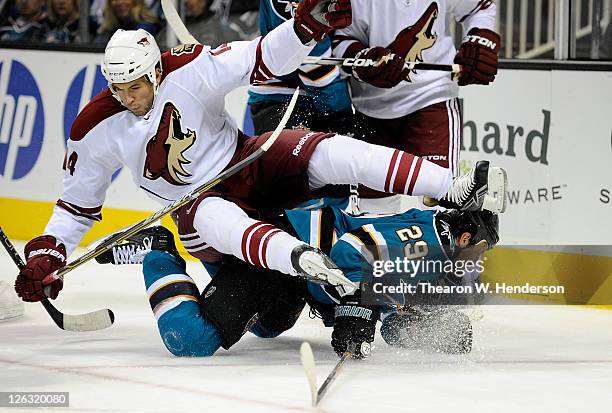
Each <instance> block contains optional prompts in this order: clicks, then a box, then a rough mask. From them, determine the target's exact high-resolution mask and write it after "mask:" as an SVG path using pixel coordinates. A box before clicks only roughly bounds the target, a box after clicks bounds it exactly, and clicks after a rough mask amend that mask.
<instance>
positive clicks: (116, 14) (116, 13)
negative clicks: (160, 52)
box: [94, 0, 161, 43]
mask: <svg viewBox="0 0 612 413" xmlns="http://www.w3.org/2000/svg"><path fill="white" fill-rule="evenodd" d="M160 28H161V26H160V23H159V19H158V18H157V17H156V16H155V15H153V14H152V13H151V12H149V11H148V10H147V9H146V8H145V5H144V0H107V1H106V5H105V6H104V18H103V20H102V24H101V25H100V29H99V30H98V35H97V36H96V38H95V41H94V42H95V43H106V42H108V40H109V39H110V37H111V36H112V35H113V33H115V31H116V30H117V29H123V30H136V29H144V30H146V31H148V32H149V33H151V34H152V35H153V36H155V35H156V34H157V33H158V32H159V30H160Z"/></svg>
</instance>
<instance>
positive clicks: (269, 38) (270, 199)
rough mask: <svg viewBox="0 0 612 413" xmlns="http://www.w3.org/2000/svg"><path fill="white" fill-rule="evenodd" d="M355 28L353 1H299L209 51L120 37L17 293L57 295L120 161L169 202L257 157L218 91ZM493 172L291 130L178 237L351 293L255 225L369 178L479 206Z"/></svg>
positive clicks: (301, 252)
mask: <svg viewBox="0 0 612 413" xmlns="http://www.w3.org/2000/svg"><path fill="white" fill-rule="evenodd" d="M350 21H351V3H350V1H349V0H306V1H302V2H301V3H300V5H299V7H298V9H297V11H296V14H295V18H294V19H290V20H288V21H287V22H285V23H283V24H281V25H280V26H278V27H277V28H275V29H274V30H272V31H271V32H270V33H268V34H267V35H266V36H265V37H260V38H257V39H255V40H253V41H250V42H246V41H244V42H243V41H240V42H233V43H229V44H227V45H223V46H220V47H219V48H217V49H214V50H211V49H210V48H208V47H206V46H201V45H182V46H178V47H175V48H174V49H172V50H170V51H167V52H165V53H164V54H163V55H162V54H161V53H160V51H159V48H158V47H157V45H156V43H155V40H154V38H153V36H151V35H150V34H149V33H147V32H146V31H144V30H136V31H118V32H116V33H115V34H114V35H113V37H112V38H111V40H110V41H109V43H108V45H107V47H106V50H105V53H104V60H103V63H102V71H103V74H104V76H105V77H106V79H107V80H108V83H109V88H108V89H107V90H105V91H103V92H101V93H100V94H98V95H97V96H96V97H94V98H93V100H92V101H91V102H90V103H89V104H88V105H87V106H86V107H85V108H84V109H83V111H82V112H81V113H80V114H79V116H78V117H77V119H76V120H75V122H74V124H73V125H72V129H71V133H70V140H69V143H68V147H67V152H66V157H65V162H64V170H65V172H64V190H63V193H62V195H61V197H60V199H59V200H58V202H57V205H56V207H55V209H54V211H53V215H52V217H51V219H50V221H49V223H48V224H47V226H46V228H45V230H44V235H42V236H40V237H37V238H34V239H33V240H31V241H30V242H29V243H28V244H26V247H25V252H26V257H27V264H26V266H25V267H24V268H23V269H22V270H21V271H20V273H19V275H18V277H17V280H16V283H15V287H16V290H17V292H18V294H19V295H20V296H21V297H22V299H24V300H25V301H39V300H41V299H43V298H44V297H45V295H46V294H45V291H44V290H47V292H48V296H49V297H50V298H55V297H57V295H58V293H59V291H60V290H61V289H62V287H63V281H62V280H61V279H60V278H57V277H56V276H55V275H54V274H55V272H56V270H57V269H58V268H60V267H62V266H63V265H64V264H65V262H66V256H67V254H70V253H71V252H72V251H73V250H74V248H75V247H76V245H77V244H78V243H79V241H80V240H81V238H82V237H83V235H84V234H85V232H87V231H88V230H89V228H90V227H91V225H92V224H93V222H94V221H96V220H100V219H101V209H102V204H103V202H104V197H105V193H106V191H107V189H108V187H109V185H110V183H111V176H112V174H113V172H114V171H116V170H117V169H118V168H120V167H124V166H125V167H127V168H128V169H129V170H130V171H131V173H132V178H133V180H134V183H135V184H136V185H137V186H138V187H139V188H141V189H142V190H143V191H145V192H146V193H147V194H148V195H150V196H151V197H152V198H153V199H155V200H157V201H159V202H160V203H161V204H162V205H167V204H169V203H171V202H173V201H175V200H176V199H179V198H181V197H182V196H184V195H185V194H187V193H189V192H191V191H193V190H194V189H195V188H196V187H198V186H200V185H201V184H202V183H204V182H206V181H208V180H210V179H211V178H213V177H215V176H216V175H217V174H219V173H220V172H221V171H222V170H224V169H226V168H228V167H231V166H233V165H235V164H236V163H238V162H240V161H241V160H242V159H245V158H246V157H248V156H249V155H250V154H251V153H253V152H254V151H256V150H257V148H258V147H259V146H261V145H262V144H263V142H265V141H266V139H267V138H268V136H269V135H268V134H264V135H262V136H259V137H255V138H252V139H250V138H248V137H247V136H245V135H244V134H243V133H242V132H241V131H239V130H238V128H237V126H236V123H235V121H234V120H233V119H232V118H231V117H230V116H229V114H228V113H227V112H226V111H225V108H224V98H225V95H226V94H227V93H228V92H230V91H231V90H232V89H234V88H235V87H237V86H240V85H247V84H249V83H253V82H258V81H261V80H264V79H267V78H269V77H271V76H274V75H283V74H286V73H290V72H292V71H294V70H295V69H297V67H298V66H299V65H300V63H301V61H302V60H303V58H304V57H306V56H307V55H308V53H309V52H310V51H311V50H312V48H313V47H314V45H315V44H316V42H317V41H320V40H321V39H323V38H324V37H325V36H326V35H327V33H328V32H330V31H331V30H332V29H334V28H341V27H346V26H348V25H349V24H350ZM490 169H491V170H492V169H494V168H489V164H488V162H484V161H483V162H480V163H478V164H477V165H476V167H475V168H474V170H473V171H472V172H471V173H470V174H468V175H466V176H464V177H460V178H457V179H453V178H452V175H451V174H450V173H449V172H448V170H447V169H444V168H441V167H439V166H438V165H435V164H433V163H431V162H429V161H427V160H425V159H422V158H418V157H415V156H413V155H411V154H408V153H405V152H402V151H398V150H392V149H389V148H384V147H381V146H376V145H371V144H367V143H364V142H360V141H356V140H353V139H350V138H347V137H345V136H340V135H334V134H330V133H328V134H324V133H316V132H306V131H290V130H287V131H284V132H283V133H281V135H280V136H279V138H278V140H277V141H276V142H275V144H274V145H272V147H271V148H270V149H269V150H268V152H266V154H265V155H264V156H262V157H261V158H259V159H258V160H257V161H255V162H253V163H251V164H249V165H248V166H246V167H245V168H244V169H242V170H241V172H240V173H237V174H236V175H234V176H232V177H231V178H229V179H228V180H226V181H225V182H223V183H222V184H221V185H218V186H217V187H216V188H214V189H213V190H212V191H209V192H206V193H204V194H202V195H201V196H200V197H199V198H198V199H196V200H194V201H193V202H191V203H189V204H187V205H185V206H184V207H182V208H181V209H179V210H178V211H177V213H176V217H175V218H176V222H177V226H178V230H179V235H180V238H181V241H182V242H183V244H184V245H185V247H186V249H187V250H188V251H189V252H190V253H191V254H192V255H194V256H196V257H197V258H203V259H206V260H207V261H211V258H212V257H211V256H210V255H211V251H212V250H213V249H214V250H215V251H218V252H219V253H222V254H230V255H234V256H236V257H238V258H239V259H241V260H243V261H246V262H248V263H250V264H253V265H255V266H259V267H263V268H269V269H273V270H278V271H280V272H283V273H285V274H290V275H293V276H302V277H305V278H307V279H311V280H317V281H319V282H327V283H331V284H334V285H338V284H343V285H346V286H347V288H351V286H352V284H351V283H350V281H348V280H347V279H346V278H345V277H344V276H343V275H342V272H341V271H340V270H339V269H337V268H334V267H333V265H330V261H329V260H328V259H327V258H326V256H325V255H324V254H323V253H321V252H320V251H317V250H315V249H313V248H311V247H309V246H308V245H306V244H305V243H304V242H302V241H300V240H298V239H297V238H295V237H292V236H290V235H289V234H287V233H286V232H283V231H281V230H279V229H278V228H276V227H274V226H273V225H270V224H268V223H266V222H265V221H263V219H265V217H266V216H268V215H270V214H273V213H275V212H277V211H278V210H279V208H281V207H284V206H286V205H291V204H292V203H295V202H300V201H303V200H305V199H308V198H309V197H311V196H312V195H311V191H313V190H316V189H317V188H320V187H322V186H324V185H325V184H329V183H332V184H355V183H363V184H365V185H367V186H369V187H371V188H375V189H378V190H381V191H389V192H396V193H407V194H413V195H428V196H432V197H435V198H437V199H440V200H441V202H442V203H445V202H446V203H447V204H448V205H449V206H455V207H458V208H464V209H480V208H482V205H483V201H484V197H485V193H486V191H487V186H488V179H489V178H488V177H489V172H491V171H490ZM45 287H47V288H45Z"/></svg>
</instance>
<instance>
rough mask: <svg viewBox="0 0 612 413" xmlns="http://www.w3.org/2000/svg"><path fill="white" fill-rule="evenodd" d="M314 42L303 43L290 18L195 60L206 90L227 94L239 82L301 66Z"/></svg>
mask: <svg viewBox="0 0 612 413" xmlns="http://www.w3.org/2000/svg"><path fill="white" fill-rule="evenodd" d="M315 45H316V43H315V42H314V41H313V42H310V43H309V44H308V45H304V44H303V43H302V42H301V41H300V39H299V38H298V37H297V35H296V34H295V31H294V29H293V19H290V20H287V21H286V22H284V23H283V24H281V25H279V26H278V27H276V28H275V29H274V30H272V31H270V32H269V33H268V34H267V35H266V36H264V37H258V38H256V39H254V40H252V41H237V42H231V43H227V44H222V45H221V46H219V47H217V48H216V49H213V50H209V51H208V52H207V53H205V55H204V56H202V58H201V59H199V60H198V65H197V66H198V68H197V70H198V71H199V74H200V76H201V78H202V81H203V82H202V83H203V85H204V87H205V89H206V91H207V92H208V93H214V94H217V95H226V94H227V93H229V92H230V91H232V90H233V89H235V88H236V87H238V86H242V85H249V84H254V83H257V82H263V81H266V80H269V79H271V78H273V77H276V76H282V75H286V74H289V73H291V72H293V71H295V70H296V69H298V67H299V66H300V64H301V63H302V61H303V60H304V58H305V57H306V56H308V54H309V53H310V51H311V50H312V49H313V48H314V46H315Z"/></svg>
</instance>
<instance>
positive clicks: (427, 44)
mask: <svg viewBox="0 0 612 413" xmlns="http://www.w3.org/2000/svg"><path fill="white" fill-rule="evenodd" d="M351 4H352V6H353V22H352V24H351V25H350V26H349V27H347V28H345V29H341V30H337V31H336V33H335V35H334V40H333V42H332V45H333V53H334V55H335V56H339V57H342V56H343V55H344V53H345V52H346V50H347V48H349V47H350V46H351V44H353V45H354V46H353V47H355V46H357V45H355V42H360V43H362V44H363V45H365V46H367V47H373V46H383V47H387V48H389V49H391V50H393V51H394V52H395V53H396V54H400V55H401V56H403V57H404V58H405V59H406V61H408V62H426V63H440V64H450V63H452V62H453V59H454V57H455V54H456V50H455V46H454V44H453V40H452V38H451V35H450V34H449V33H448V29H447V24H446V20H447V19H449V18H454V19H456V20H457V22H459V23H461V24H462V25H463V31H464V33H467V32H469V30H470V29H471V28H473V27H479V28H486V29H491V30H492V29H493V28H494V26H495V12H496V9H495V3H494V2H493V1H492V0H435V1H431V0H351ZM351 91H352V100H353V104H354V105H355V107H356V108H357V110H359V111H360V112H362V113H365V114H366V115H368V116H372V117H375V118H380V119H395V118H399V117H402V116H405V115H408V114H410V113H413V112H416V111H417V110H419V109H422V108H424V107H426V106H429V105H431V104H434V103H438V102H443V101H445V100H448V99H451V98H455V97H457V95H458V93H459V87H458V86H457V84H456V82H453V81H452V80H451V78H450V75H449V73H448V72H439V71H425V70H420V71H413V72H411V73H410V80H409V81H406V82H401V83H400V84H399V85H397V86H396V87H394V88H391V89H382V88H377V87H375V86H372V85H370V84H368V83H363V82H359V81H357V80H356V79H354V78H351Z"/></svg>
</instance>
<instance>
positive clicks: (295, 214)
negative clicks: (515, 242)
mask: <svg viewBox="0 0 612 413" xmlns="http://www.w3.org/2000/svg"><path fill="white" fill-rule="evenodd" d="M342 206H343V205H340V207H339V206H337V205H326V206H323V207H318V208H316V209H301V210H289V211H286V216H287V219H288V221H289V222H290V224H291V226H292V227H293V228H294V230H295V232H296V233H297V236H298V237H299V238H300V239H302V240H304V241H306V242H308V243H309V244H310V245H311V246H314V247H317V248H320V249H321V250H322V251H323V252H325V253H326V254H328V255H329V256H330V257H331V259H332V261H333V262H334V263H335V264H336V265H338V267H339V268H341V269H342V271H343V272H344V274H345V276H347V277H348V278H349V279H350V280H351V281H354V282H359V283H361V284H362V285H361V288H360V290H359V291H358V293H356V294H353V295H345V294H344V293H343V290H342V289H341V288H333V287H330V286H324V285H320V284H315V283H311V282H309V283H308V291H309V294H310V295H311V296H312V297H313V298H314V299H315V300H316V301H315V302H314V303H313V302H312V301H309V304H310V305H311V307H315V308H317V309H319V311H320V313H321V315H322V318H323V319H324V322H326V325H332V324H333V326H334V332H333V335H332V345H333V346H334V349H335V350H336V352H337V353H338V354H339V355H341V354H342V353H344V352H345V351H346V350H347V348H349V345H350V344H351V343H354V344H355V348H356V350H355V351H354V352H353V354H354V356H355V357H358V358H359V357H365V356H367V354H368V353H369V344H370V343H371V342H372V341H373V339H374V331H375V326H376V322H377V321H378V319H379V318H381V319H383V320H384V323H383V327H382V329H381V333H382V334H383V337H384V338H385V340H386V341H387V342H388V343H389V344H393V345H407V344H408V342H409V341H410V340H409V337H404V336H403V335H402V333H403V332H404V330H409V329H410V328H413V327H414V326H417V325H420V326H421V327H425V328H427V329H429V330H431V331H430V333H431V334H430V336H429V337H426V336H425V335H423V332H419V337H420V338H419V340H420V341H423V342H424V341H427V342H428V343H426V344H431V345H432V346H433V347H434V348H436V349H438V350H441V351H445V352H455V353H464V352H469V351H470V349H471V326H470V323H469V319H467V316H465V315H464V314H463V313H460V312H457V311H455V310H449V309H448V307H440V308H438V307H437V306H431V305H416V306H415V305H406V304H411V302H410V301H411V299H413V300H414V299H415V297H413V296H412V295H410V294H404V293H395V294H382V293H381V292H380V287H379V289H378V290H377V289H375V288H372V286H373V285H375V284H376V282H378V284H379V285H380V284H384V283H382V282H380V281H381V280H382V279H380V280H379V279H377V278H376V274H375V271H374V270H375V269H377V270H378V272H379V273H380V272H381V271H380V270H381V268H382V264H384V263H396V262H398V260H399V262H402V263H404V262H406V260H412V261H421V264H423V265H422V267H418V268H423V270H418V271H416V273H415V272H413V273H412V274H394V273H392V274H385V277H383V278H384V279H385V280H386V284H391V285H393V284H394V283H395V284H396V285H401V284H399V283H398V282H397V281H398V280H399V279H401V280H402V281H403V282H406V283H411V284H412V285H416V284H418V283H423V282H428V283H432V284H436V285H438V284H440V283H446V284H448V283H453V284H457V283H459V284H460V283H461V282H462V279H461V277H460V276H462V275H463V269H461V268H460V266H459V265H457V263H458V261H459V260H461V261H463V262H465V261H466V259H470V260H472V261H476V260H477V258H478V256H479V255H480V254H481V253H482V252H484V251H485V250H486V249H490V248H492V247H493V246H494V245H495V244H496V243H497V241H498V239H499V237H498V218H497V216H496V215H493V214H491V213H489V212H486V211H485V212H475V213H464V212H459V211H454V210H449V211H446V212H438V211H421V210H418V209H411V210H409V211H407V212H405V213H403V214H397V215H386V216H382V215H370V216H367V215H366V216H364V215H362V216H353V215H350V214H348V213H346V212H345V211H344V210H343V209H342ZM468 247H471V248H468ZM425 263H429V264H430V265H429V267H428V266H427V265H425ZM435 264H440V265H435ZM449 265H450V266H451V268H452V267H453V266H455V267H456V268H457V270H456V272H454V273H449V272H447V271H445V270H446V269H447V268H448V266H449ZM406 268H408V269H410V268H414V267H409V266H408V267H406V266H404V267H403V269H404V270H405V269H406ZM378 275H379V276H380V275H382V274H378ZM447 298H449V297H447ZM452 298H455V299H456V298H457V297H456V296H455V297H452ZM420 299H421V300H425V302H427V300H431V299H436V300H439V297H437V296H433V297H432V296H427V297H420ZM429 304H431V302H429ZM330 306H331V307H332V308H333V309H334V313H333V316H334V320H333V323H332V321H331V320H330V318H331V316H332V314H331V311H330ZM397 307H401V308H403V309H405V310H406V311H400V312H398V311H397ZM441 308H444V312H442V311H441V310H440V309H441ZM381 313H382V314H381ZM434 313H435V314H434ZM326 318H327V320H326ZM432 323H436V325H435V326H434V325H432ZM444 323H446V324H447V325H446V326H444V325H443V324H444ZM409 324H412V325H411V326H409ZM437 327H439V328H440V329H442V330H445V331H434V330H435V329H436V328H437ZM434 336H435V337H434ZM443 336H444V337H443ZM412 338H415V335H413V336H412ZM424 344H425V343H424Z"/></svg>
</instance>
